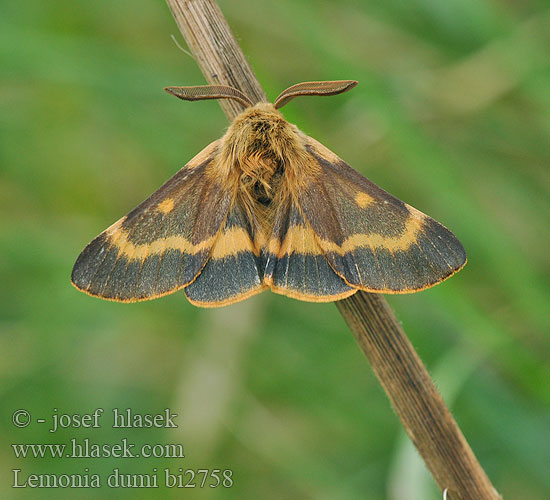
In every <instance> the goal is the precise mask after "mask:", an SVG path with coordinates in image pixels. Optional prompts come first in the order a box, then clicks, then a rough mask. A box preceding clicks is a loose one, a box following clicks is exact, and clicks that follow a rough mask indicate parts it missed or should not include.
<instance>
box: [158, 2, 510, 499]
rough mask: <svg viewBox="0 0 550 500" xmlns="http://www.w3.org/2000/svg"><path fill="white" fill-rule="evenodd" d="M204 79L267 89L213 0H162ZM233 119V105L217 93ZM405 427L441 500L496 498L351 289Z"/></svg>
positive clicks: (359, 335) (447, 416) (377, 298)
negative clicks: (444, 494)
mask: <svg viewBox="0 0 550 500" xmlns="http://www.w3.org/2000/svg"><path fill="white" fill-rule="evenodd" d="M167 3H168V6H169V7H170V10H171V11H172V14H173V15H174V18H175V19H176V22H177V24H178V26H179V28H180V30H181V32H182V34H183V36H184V37H185V39H186V41H187V44H188V45H189V47H190V49H191V51H192V53H193V55H194V56H195V58H196V60H197V63H198V64H199V66H200V68H201V70H202V72H203V74H204V76H205V78H206V80H207V81H208V83H211V84H223V85H230V86H232V87H235V88H237V89H239V90H241V91H242V92H244V93H245V94H246V95H248V96H249V97H250V98H251V99H252V101H254V102H259V101H265V100H266V96H265V93H264V92H263V90H262V87H261V86H260V84H259V82H258V80H257V79H256V77H255V75H254V73H253V71H252V69H251V68H250V65H249V64H248V62H247V60H246V58H245V57H244V54H243V53H242V51H241V49H240V47H239V45H238V43H237V41H236V40H235V37H234V36H233V34H232V32H231V29H230V28H229V26H228V24H227V22H226V20H225V18H224V17H223V14H222V13H221V11H220V9H219V7H218V5H217V4H216V2H215V1H214V0H167ZM220 105H221V106H222V109H223V110H224V112H225V114H226V116H227V118H228V119H229V120H232V119H233V118H235V116H236V115H237V114H238V113H239V112H240V111H241V108H240V105H239V104H238V103H237V102H235V101H231V100H227V99H225V100H222V101H220ZM336 306H337V307H338V310H339V311H340V313H341V314H342V316H343V317H344V319H345V320H346V322H347V324H348V325H349V327H350V328H351V330H352V331H353V333H354V335H355V337H356V339H357V341H358V343H359V345H360V347H361V349H362V350H363V352H364V353H365V355H366V356H367V358H368V359H369V361H370V363H371V365H372V368H373V370H374V372H375V374H376V376H377V377H378V379H379V380H380V382H381V384H382V386H383V387H384V390H385V391H386V393H387V395H388V397H389V399H390V401H391V403H392V405H393V407H394V409H395V411H396V412H397V414H398V416H399V418H400V419H401V422H402V423H403V426H404V427H405V430H406V431H407V433H408V435H409V436H410V438H411V440H412V441H413V443H414V445H415V446H416V448H417V449H418V451H419V453H420V455H421V456H422V458H423V459H424V461H425V463H426V465H427V467H428V469H429V470H430V471H431V473H432V475H433V477H434V479H435V481H436V482H437V484H438V485H439V487H440V488H441V490H442V491H443V490H445V489H447V498H448V500H499V499H501V497H500V495H499V494H498V493H497V491H496V490H495V489H494V488H493V486H492V484H491V482H490V481H489V479H488V478H487V475H486V474H485V472H484V471H483V469H482V468H481V466H480V465H479V463H478V461H477V459H476V457H475V455H474V453H473V452H472V450H471V448H470V446H469V445H468V443H467V442H466V439H465V438H464V436H463V435H462V433H461V431H460V429H459V428H458V426H457V424H456V422H455V420H454V419H453V417H452V415H451V413H450V412H449V410H448V408H447V407H446V406H445V403H444V402H443V399H442V398H441V396H440V394H439V393H438V391H437V389H436V387H435V385H434V383H433V381H432V380H431V378H430V376H429V374H428V372H427V371H426V368H425V367H424V365H423V364H422V362H421V360H420V358H419V357H418V355H417V354H416V352H415V350H414V348H413V347H412V345H411V343H410V342H409V340H408V339H407V336H406V335H405V332H404V331H403V329H402V328H401V326H400V325H399V323H398V321H397V319H396V318H395V315H394V314H393V312H392V310H391V309H390V307H389V306H388V304H387V302H386V300H385V299H384V297H383V296H381V295H378V294H370V293H364V292H358V293H356V294H355V295H352V296H351V297H349V298H347V299H344V300H341V301H339V302H336Z"/></svg>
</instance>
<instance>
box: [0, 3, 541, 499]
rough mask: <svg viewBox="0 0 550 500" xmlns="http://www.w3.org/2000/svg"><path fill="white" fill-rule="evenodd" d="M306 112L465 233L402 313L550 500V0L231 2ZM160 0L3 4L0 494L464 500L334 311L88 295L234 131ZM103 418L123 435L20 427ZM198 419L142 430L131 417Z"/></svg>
mask: <svg viewBox="0 0 550 500" xmlns="http://www.w3.org/2000/svg"><path fill="white" fill-rule="evenodd" d="M220 5H221V7H222V10H223V11H224V13H225V15H226V17H227V19H228V21H229V23H230V25H231V26H232V28H233V30H234V32H235V33H236V35H237V37H238V40H239V42H240V43H241V45H242V47H243V49H244V51H245V53H246V54H247V56H248V58H249V60H250V62H251V64H252V66H253V68H254V70H255V71H256V72H257V74H258V76H259V78H260V81H261V82H262V84H263V85H264V87H265V89H266V91H267V93H268V95H269V96H270V98H272V99H273V98H274V97H275V96H276V95H277V94H278V93H279V92H280V91H281V90H282V89H284V88H286V87H287V86H289V85H291V84H294V83H296V82H300V81H306V80H324V79H348V78H349V79H357V80H359V82H360V84H359V86H358V87H357V88H356V89H354V90H353V91H352V92H350V93H349V94H346V95H343V96H339V97H333V98H330V99H328V98H325V99H321V98H318V99H297V100H296V101H293V102H292V104H291V105H289V106H287V107H286V108H285V109H284V114H285V116H286V117H287V119H288V120H289V121H291V122H294V123H296V124H298V126H299V127H300V128H301V129H302V130H304V131H305V132H306V133H308V134H309V135H312V136H313V137H315V138H316V139H318V140H320V141H321V142H323V143H324V144H325V145H327V146H328V147H329V148H331V149H332V150H334V151H335V152H336V153H337V154H339V155H340V156H342V157H343V158H344V159H345V160H346V161H347V162H349V163H350V164H351V165H353V166H354V167H355V168H356V169H358V170H359V171H361V172H362V173H363V174H365V175H366V176H368V177H369V178H370V179H372V180H373V181H375V182H376V183H377V184H379V185H381V186H383V187H384V188H385V189H387V190H388V191H390V192H391V193H393V194H394V195H396V196H398V197H399V198H401V199H403V200H405V201H407V202H408V203H410V204H412V205H413V206H415V207H417V208H418V209H420V210H422V211H424V212H426V213H428V214H430V215H431V216H433V217H434V218H436V219H437V220H439V221H441V222H442V223H443V224H445V225H446V226H448V227H449V228H450V229H451V230H452V231H453V232H455V234H456V235H457V236H458V237H459V238H460V240H461V241H462V243H463V244H464V246H465V248H466V250H467V252H468V256H469V263H468V265H467V266H466V268H465V269H464V270H463V271H461V272H460V273H459V274H458V275H457V276H455V277H454V278H453V279H451V280H449V281H448V282H446V283H445V284H443V285H441V286H437V287H435V288H433V289H430V290H428V291H425V292H422V293H419V294H414V295H407V296H399V297H389V298H388V300H389V301H390V303H391V305H392V306H393V307H394V309H395V311H396V313H397V315H398V317H399V319H400V320H401V321H402V323H403V325H404V327H405V330H406V332H407V333H408V335H409V337H410V339H411V340H412V342H413V344H414V345H415V347H416V348H417V350H418V352H419V354H420V356H421V357H422V358H423V360H424V361H425V363H426V365H427V367H428V369H429V370H430V372H431V373H432V375H433V377H434V378H435V380H436V383H437V385H438V386H439V388H440V389H441V391H442V392H443V394H444V397H445V399H446V401H447V402H448V404H449V405H450V407H451V409H452V411H453V413H454V415H455V416H456V419H457V421H458V423H459V425H460V426H461V428H462V430H463V432H464V434H465V435H466V437H467V439H468V440H469V442H470V444H471V446H472V448H473V449H474V451H475V453H476V454H477V456H478V458H479V460H480V462H481V464H482V465H483V467H484V468H485V470H486V472H487V473H488V475H489V476H490V477H491V479H492V480H493V482H494V484H495V486H496V487H497V488H498V489H499V491H500V492H501V493H502V494H503V495H504V498H505V499H516V498H522V499H530V500H539V499H541V500H542V499H546V500H547V499H548V498H549V497H550V367H549V354H550V338H549V336H548V332H549V330H550V328H549V326H550V318H549V314H548V308H549V302H548V299H549V296H550V294H549V291H550V290H549V281H548V276H549V267H550V266H549V264H550V255H549V254H550V252H549V250H548V247H549V238H548V222H549V220H548V194H549V191H550V190H549V185H550V174H549V172H550V171H549V164H550V147H549V145H550V120H549V118H550V58H549V53H550V30H549V29H548V27H549V25H550V5H549V4H548V2H544V1H537V0H526V1H518V0H500V1H499V0H494V1H489V0H475V1H474V0H450V1H441V0H439V1H438V0H431V1H430V0H413V1H409V2H402V1H399V0H389V1H388V0H384V1H383V0H372V1H368V2H367V1H359V0H355V1H354V0H345V1H342V2H334V1H329V0H322V1H316V2H313V1H307V0H277V1H276V2H268V1H258V0H239V1H233V2H230V1H229V0H223V1H220ZM171 34H174V35H175V36H176V37H177V39H178V40H180V43H181V44H182V45H184V42H183V41H182V39H181V35H179V33H178V30H177V28H176V25H175V23H174V21H173V19H172V17H171V15H170V12H169V10H168V8H167V7H166V5H165V4H164V3H163V2H162V1H147V0H131V1H130V0H120V1H117V2H113V1H108V0H96V1H94V2H84V1H69V0H50V1H48V2H43V1H38V0H30V1H28V2H24V3H22V2H15V1H10V0H8V1H4V2H3V3H2V15H1V17H0V41H1V43H0V75H1V81H0V86H1V87H0V168H1V176H2V177H1V184H0V193H1V194H0V203H1V207H2V231H1V232H0V249H1V250H0V252H1V254H0V256H1V257H0V269H1V276H2V278H1V279H2V288H1V297H0V298H1V300H0V308H1V323H0V328H1V333H0V352H1V360H2V361H1V364H0V373H1V379H0V397H1V412H2V421H1V422H2V423H1V431H0V438H1V443H0V444H1V448H0V468H1V472H0V477H2V484H1V494H0V496H1V497H2V498H6V499H11V498H13V499H23V498H25V499H27V498H33V499H34V498H36V499H42V498H45V499H46V498H47V499H50V498H52V499H54V498H55V499H59V498H78V499H103V498H132V499H134V498H138V499H142V498H143V499H150V498H155V499H173V498H182V497H183V498H192V499H243V498H246V499H248V498H251V499H253V498H262V499H268V500H270V499H322V500H340V499H341V500H344V499H346V500H347V499H359V498H363V499H369V500H370V499H373V500H374V499H376V500H378V499H390V500H398V499H399V500H405V499H406V500H430V499H438V498H441V495H440V493H439V492H438V491H437V489H436V488H435V486H434V485H433V482H432V480H431V479H430V477H429V475H428V474H427V472H426V471H425V469H424V466H423V465H422V462H421V461H420V460H419V458H418V456H417V454H416V453H415V451H414V450H413V449H411V446H410V445H409V443H408V441H407V439H406V438H405V437H404V434H403V431H402V429H401V426H400V424H399V422H398V419H397V417H396V416H395V414H394V413H393V411H392V409H391V408H390V406H389V403H388V401H387V399H386V397H385V394H384V392H383V391H382V389H381V388H380V386H379V384H378V382H377V380H376V379H375V377H374V375H373V374H372V372H371V369H370V367H369V365H368V363H367V361H366V360H365V358H364V357H363V355H362V354H361V352H360V351H359V348H358V347H357V345H356V343H355V341H354V339H353V337H352V335H351V333H350V332H349V331H348V330H347V328H346V326H345V324H344V322H343V320H342V318H341V317H340V315H339V314H338V312H337V310H336V308H335V307H334V305H332V304H323V305H316V304H308V303H302V302H298V301H293V300H291V299H287V298H285V297H281V296H277V295H275V294H272V293H264V294H261V295H260V296H257V297H254V298H253V299H250V300H248V301H246V302H243V303H242V304H239V305H235V306H231V307H229V308H225V309H221V310H202V309H197V308H194V307H193V306H191V305H190V304H189V303H188V302H187V301H186V299H185V297H184V295H183V293H177V294H174V295H172V296H169V297H166V298H163V299H161V300H157V301H152V302H146V303H140V304H133V305H124V304H116V303H110V302H104V301H100V300H97V299H94V298H91V297H88V296H86V295H84V294H81V293H78V292H77V291H76V290H75V289H74V288H73V287H72V286H71V285H70V283H69V276H70V271H71V268H72V265H73V263H74V260H75V259H76V257H77V255H78V254H79V252H80V250H81V249H82V248H83V247H84V245H85V244H86V243H88V241H89V240H90V239H91V238H92V237H94V236H95V235H96V234H98V233H99V232H100V231H102V230H103V229H104V228H106V227H107V226H108V225H110V224H111V223H112V222H113V221H115V220H116V219H118V218H119V217H121V216H122V215H124V214H125V213H127V212H128V211H129V210H130V209H132V208H133V207H134V206H135V205H137V204H138V203H139V202H141V201H142V200H143V199H144V198H146V197H147V196H148V195H149V194H150V193H151V192H153V191H154V190H155V189H156V188H157V187H158V186H159V185H160V184H162V183H163V181H164V180H166V179H167V178H168V177H169V176H171V175H172V174H173V173H174V172H175V171H176V170H177V169H178V168H179V167H180V166H182V165H183V164H184V163H185V162H186V161H187V160H188V159H190V158H191V157H192V156H193V155H194V154H196V153H197V152H198V151H199V150H201V149H202V148H203V147H204V146H205V145H206V144H208V143H209V142H211V141H212V140H214V139H216V138H218V137H219V136H220V135H221V134H222V133H223V131H224V128H225V127H226V126H227V122H226V119H225V117H224V115H223V114H222V112H221V110H220V108H219V106H218V104H217V103H216V102H200V103H183V102H181V101H178V100H176V99H174V98H173V97H171V96H169V95H167V94H165V93H164V92H163V91H162V88H163V87H164V86H166V85H193V84H202V83H204V79H203V77H202V75H201V74H200V72H199V70H198V68H197V65H196V64H195V62H194V61H193V59H192V58H191V57H189V56H188V55H186V54H184V53H183V52H181V51H180V50H179V49H178V48H177V47H176V45H175V44H174V42H173V41H172V39H171V38H170V35H171ZM98 407H102V408H104V409H105V411H106V416H105V417H104V419H103V427H102V428H100V429H66V430H61V431H59V432H57V433H49V432H48V431H47V428H46V427H45V425H47V424H42V425H41V424H37V423H33V424H31V425H30V426H29V427H27V428H24V429H17V428H15V427H14V426H13V425H12V424H11V416H12V414H13V412H14V411H15V410H16V409H19V408H25V409H27V410H29V411H30V412H31V414H32V416H33V417H34V418H40V417H42V418H49V416H50V415H51V414H52V412H53V409H54V408H57V409H58V410H59V412H64V413H89V412H92V411H93V410H94V409H95V408H98ZM115 407H117V408H120V409H125V408H132V409H133V410H134V411H136V412H140V413H151V412H152V413H157V412H161V411H162V410H163V409H164V408H170V409H171V410H172V411H174V412H175V413H178V414H179V417H178V420H177V422H178V423H179V427H178V429H176V430H163V429H161V430H159V429H157V430H132V431H126V432H125V431H121V430H120V429H112V428H111V427H110V423H109V422H110V420H109V419H110V412H111V410H112V408H115ZM73 437H75V438H77V439H79V440H80V439H83V438H86V437H88V438H90V439H91V440H92V442H96V443H116V442H120V439H121V438H124V437H126V438H128V439H129V440H130V441H131V442H135V443H138V444H139V443H182V444H183V445H184V447H185V453H186V458H185V459H183V460H181V459H96V460H85V459H80V460H78V459H67V458H64V459H47V458H38V459H31V458H26V459H22V458H19V459H16V458H15V457H14V453H13V449H12V448H11V446H10V445H11V443H64V442H68V440H69V439H71V438H73ZM86 467H87V468H88V469H89V471H90V473H100V474H102V475H103V476H104V477H105V476H106V475H107V474H108V473H109V471H112V470H113V468H115V467H118V468H119V469H120V470H121V472H124V473H150V472H151V471H152V469H153V468H154V467H156V468H157V469H158V470H159V471H162V470H163V469H164V468H165V467H170V468H172V469H175V470H176V469H177V468H178V467H182V468H183V469H187V468H195V469H199V468H202V469H204V468H210V469H212V468H220V469H227V468H229V469H232V470H233V477H234V482H235V484H234V486H233V487H232V488H230V489H224V488H218V489H208V488H206V489H205V490H200V489H194V490H189V489H187V490H181V489H180V490H176V489H172V490H171V489H166V488H159V489H156V490H147V489H133V490H132V489H117V490H108V489H101V490H94V489H82V490H59V489H58V490H55V489H54V490H52V489H40V490H38V489H34V490H29V489H13V488H11V487H10V485H11V484H12V483H13V473H12V472H11V470H12V469H21V470H22V475H23V476H26V475H28V474H31V473H32V474H41V473H56V474H61V473H83V472H84V469H85V468H86Z"/></svg>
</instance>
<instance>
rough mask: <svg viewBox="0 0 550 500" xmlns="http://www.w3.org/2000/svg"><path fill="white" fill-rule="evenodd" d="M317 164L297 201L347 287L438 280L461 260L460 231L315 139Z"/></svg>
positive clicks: (396, 287) (395, 287)
mask: <svg viewBox="0 0 550 500" xmlns="http://www.w3.org/2000/svg"><path fill="white" fill-rule="evenodd" d="M306 149H307V150H308V152H309V153H310V154H311V157H312V161H314V162H316V163H317V164H319V166H320V167H321V172H320V173H319V175H318V177H317V178H313V177H312V178H311V179H310V182H309V183H308V184H307V185H306V187H305V189H304V191H303V192H302V193H300V194H299V200H298V201H297V202H298V204H299V205H300V207H301V208H302V211H303V213H304V216H305V218H306V219H307V221H308V222H309V224H311V227H312V228H313V231H314V232H315V234H316V235H317V240H318V243H319V246H320V247H321V249H322V251H323V252H324V254H325V255H326V257H327V259H328V261H329V263H330V265H331V267H332V268H333V269H334V270H335V271H336V273H338V275H340V276H342V277H343V278H344V279H345V281H346V283H348V284H349V285H350V286H352V287H357V288H361V289H363V290H366V291H371V292H384V293H406V292H414V291H418V290H422V289H424V288H427V287H430V286H432V285H435V284H436V283H439V282H440V281H442V280H444V279H446V278H447V277H449V276H451V275H452V274H454V273H455V272H456V271H458V270H459V269H461V268H462V267H463V266H464V264H465V263H466V254H465V252H464V248H463V247H462V245H461V244H460V242H459V241H458V239H457V238H456V237H455V236H454V235H453V234H452V233H451V232H450V231H449V230H448V229H446V228H445V227H444V226H442V225H441V224H439V223H438V222H436V221H435V220H434V219H432V218H430V217H428V216H427V215H425V214H423V213H422V212H419V211H418V210H416V209H415V208H413V207H411V206H409V205H407V204H406V203H404V202H402V201H401V200H399V199H397V198H395V197H394V196H392V195H390V194H389V193H387V192H386V191H384V190H383V189H381V188H379V187H378V186H377V185H376V184H374V183H373V182H371V181H369V180H368V179H366V178H365V177H363V176H362V175H360V174H359V173H358V172H356V171H355V170H353V169H352V168H351V167H350V166H349V165H347V164H346V163H345V162H344V161H343V160H341V159H340V158H338V157H337V156H336V155H335V154H334V153H332V152H331V151H330V150H328V149H327V148H325V147H324V146H323V145H322V144H320V143H319V142H317V141H315V140H314V139H312V138H310V137H307V139H306Z"/></svg>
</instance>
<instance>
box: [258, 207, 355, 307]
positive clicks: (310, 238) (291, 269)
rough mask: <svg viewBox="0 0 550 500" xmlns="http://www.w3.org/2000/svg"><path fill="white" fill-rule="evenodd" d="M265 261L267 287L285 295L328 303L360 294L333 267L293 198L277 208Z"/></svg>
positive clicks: (265, 252) (265, 251)
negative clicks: (356, 293)
mask: <svg viewBox="0 0 550 500" xmlns="http://www.w3.org/2000/svg"><path fill="white" fill-rule="evenodd" d="M263 260H264V261H265V262H266V265H265V277H264V280H265V282H266V284H267V285H269V286H270V287H271V289H272V290H273V291H274V292H276V293H280V294H282V295H287V296H289V297H292V298H295V299H300V300H305V301H309V302H328V301H333V300H338V299H343V298H344V297H348V296H349V295H351V294H353V293H355V292H356V291H357V290H355V289H353V288H351V287H349V286H348V285H347V284H346V282H345V281H344V280H343V279H342V278H341V277H340V276H338V275H337V274H336V273H335V272H334V270H333V269H332V268H331V267H330V265H329V263H328V261H327V259H326V258H325V256H324V255H323V251H322V249H321V247H320V246H319V244H318V241H317V238H316V236H315V234H314V232H313V230H312V228H311V226H310V225H309V223H308V222H307V221H306V220H304V218H303V217H302V215H301V214H300V211H299V209H298V207H297V206H296V205H295V203H294V202H293V201H292V200H291V199H290V198H288V199H287V200H286V201H285V202H284V203H283V204H282V206H279V207H278V210H277V214H276V216H275V223H274V227H273V233H272V236H271V239H270V241H269V242H268V245H267V247H266V249H265V250H264V259H263Z"/></svg>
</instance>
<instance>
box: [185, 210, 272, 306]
mask: <svg viewBox="0 0 550 500" xmlns="http://www.w3.org/2000/svg"><path fill="white" fill-rule="evenodd" d="M251 234H252V232H251V228H250V225H249V223H248V220H247V218H246V216H245V211H244V210H243V209H242V208H241V207H240V205H239V204H238V203H235V204H234V205H233V207H232V208H231V210H230V211H229V215H228V216H227V219H226V221H225V224H224V227H223V229H222V230H221V231H220V233H219V235H218V237H217V239H216V241H215V243H214V246H213V248H212V252H211V254H210V257H209V259H208V262H207V263H206V265H205V266H204V269H203V270H202V271H201V273H200V274H199V276H198V277H197V279H196V280H195V281H194V282H193V283H191V284H190V285H189V286H187V287H186V288H185V294H186V295H187V298H188V299H189V301H190V302H191V303H193V304H194V305H197V306H202V307H219V306H226V305H229V304H233V303H235V302H239V301H241V300H244V299H246V298H248V297H250V296H252V295H255V294H257V293H260V292H261V291H262V290H264V289H265V288H266V286H265V285H264V283H263V274H264V272H263V266H262V263H261V258H260V256H259V253H258V252H257V251H256V249H255V248H254V244H253V241H252V236H251Z"/></svg>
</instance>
